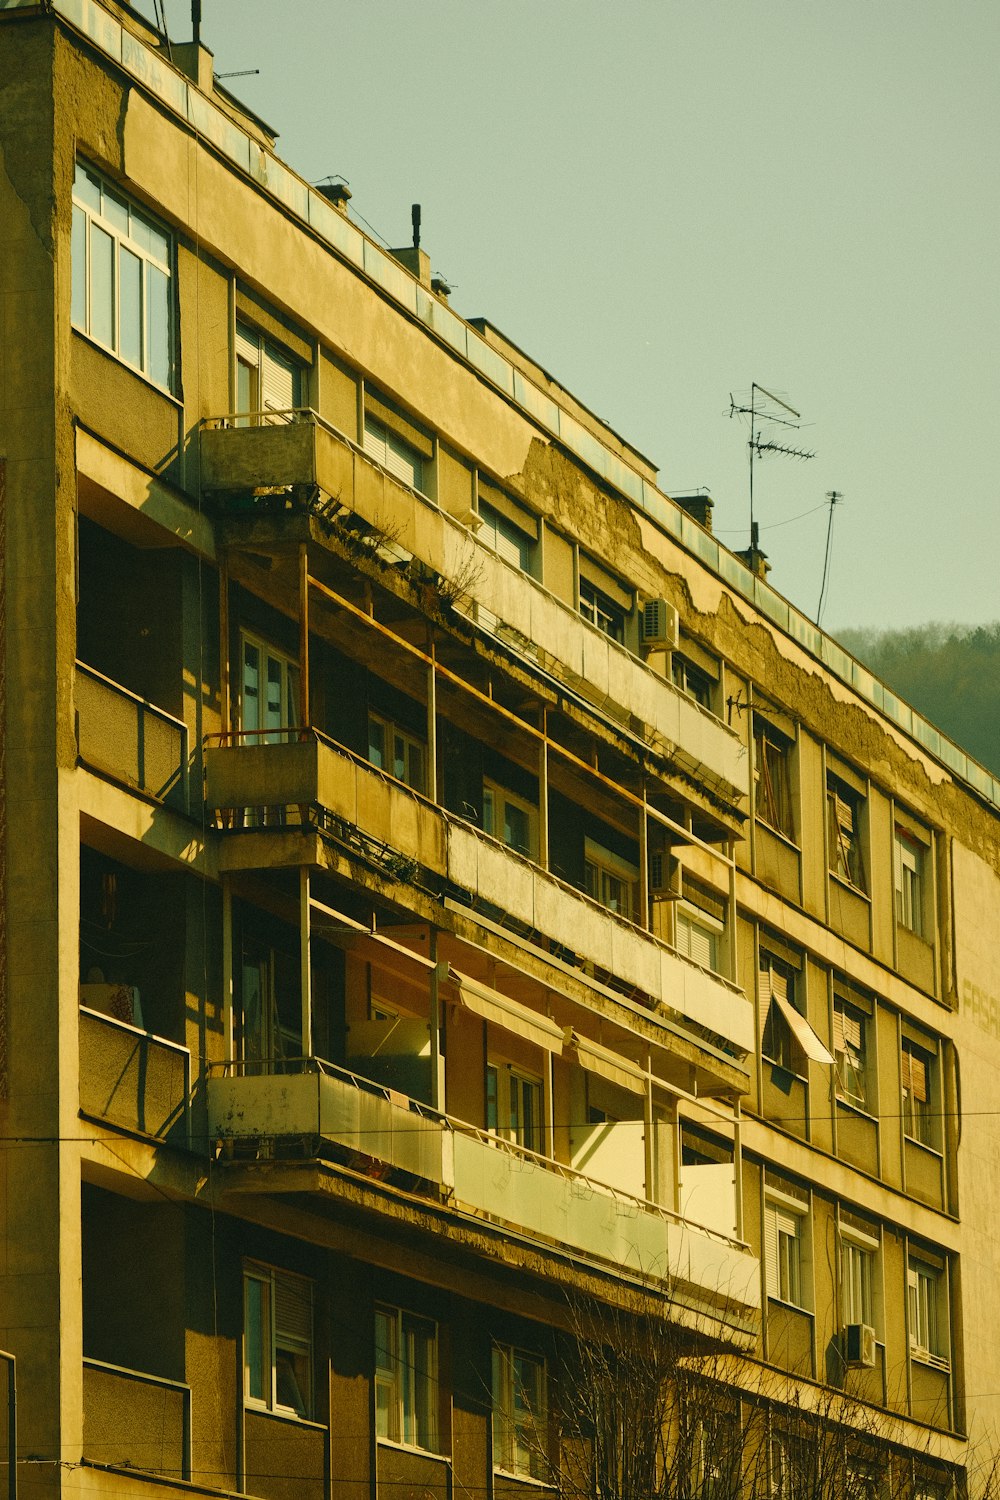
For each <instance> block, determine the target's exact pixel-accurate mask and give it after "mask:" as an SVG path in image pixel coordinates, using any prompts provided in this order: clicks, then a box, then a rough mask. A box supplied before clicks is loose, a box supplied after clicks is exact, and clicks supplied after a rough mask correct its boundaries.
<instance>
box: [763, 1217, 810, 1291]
mask: <svg viewBox="0 0 1000 1500" xmlns="http://www.w3.org/2000/svg"><path fill="white" fill-rule="evenodd" d="M804 1229H805V1204H801V1205H799V1204H796V1205H794V1206H793V1205H792V1204H791V1203H788V1202H786V1201H785V1200H784V1199H780V1200H779V1199H773V1198H768V1199H767V1200H766V1201H765V1203H764V1261H765V1265H766V1275H767V1295H768V1296H769V1297H775V1298H777V1300H778V1301H779V1302H787V1303H789V1304H790V1305H791V1306H792V1307H804V1306H805V1305H806V1303H805V1297H804V1294H803V1285H802V1281H803V1277H802V1251H803V1244H804Z"/></svg>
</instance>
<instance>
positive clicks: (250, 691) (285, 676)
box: [240, 634, 299, 745]
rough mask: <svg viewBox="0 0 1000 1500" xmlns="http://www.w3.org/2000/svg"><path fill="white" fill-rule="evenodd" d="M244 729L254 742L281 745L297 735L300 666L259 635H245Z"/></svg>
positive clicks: (243, 661)
mask: <svg viewBox="0 0 1000 1500" xmlns="http://www.w3.org/2000/svg"><path fill="white" fill-rule="evenodd" d="M241 639H242V666H243V671H242V678H241V685H240V729H241V731H242V732H243V734H244V736H245V737H246V740H247V743H248V744H251V745H260V744H266V745H277V744H282V743H285V742H288V741H291V740H294V739H296V738H297V735H296V734H295V733H293V732H292V731H294V730H296V729H297V727H298V722H299V668H298V663H297V662H294V661H292V659H291V657H289V656H285V655H284V654H283V653H282V652H280V651H278V650H276V649H275V648H274V647H273V646H270V645H268V643H267V642H265V641H263V640H261V639H259V638H258V637H256V636H252V635H246V634H244V635H243V636H242V638H241Z"/></svg>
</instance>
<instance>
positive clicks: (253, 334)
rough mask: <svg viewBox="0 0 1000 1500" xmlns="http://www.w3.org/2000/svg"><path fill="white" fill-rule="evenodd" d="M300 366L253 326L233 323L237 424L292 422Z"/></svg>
mask: <svg viewBox="0 0 1000 1500" xmlns="http://www.w3.org/2000/svg"><path fill="white" fill-rule="evenodd" d="M304 377H305V371H304V369H303V367H302V365H301V363H300V362H299V361H298V360H296V359H294V358H293V357H292V356H291V355H290V354H286V353H285V351H284V350H283V349H281V348H279V346H278V345H277V344H276V343H274V341H273V340H271V339H269V338H267V337H266V335H265V334H264V333H263V332H262V331H261V330H260V329H259V328H256V327H254V325H253V324H252V323H245V322H244V321H243V320H242V319H240V320H238V321H237V324H236V410H237V412H238V413H239V418H238V421H239V425H240V426H251V425H254V424H257V423H260V424H262V425H265V426H268V425H273V424H276V423H277V424H280V423H282V422H290V421H292V419H293V417H294V415H295V412H296V410H297V409H298V408H299V407H300V406H301V405H302V391H303V386H304V384H305V378H304Z"/></svg>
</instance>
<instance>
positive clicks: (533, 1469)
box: [493, 1344, 550, 1480]
mask: <svg viewBox="0 0 1000 1500" xmlns="http://www.w3.org/2000/svg"><path fill="white" fill-rule="evenodd" d="M493 1467H494V1469H502V1470H503V1471H504V1472H505V1473H508V1474H517V1475H519V1476H521V1477H522V1478H528V1479H540V1480H546V1479H549V1478H550V1474H549V1463H548V1446H547V1432H546V1378H545V1361H544V1360H543V1359H542V1358H541V1357H540V1356H539V1355H537V1354H529V1353H526V1352H525V1351H524V1350H523V1349H514V1348H511V1347H510V1346H509V1345H506V1344H494V1346H493Z"/></svg>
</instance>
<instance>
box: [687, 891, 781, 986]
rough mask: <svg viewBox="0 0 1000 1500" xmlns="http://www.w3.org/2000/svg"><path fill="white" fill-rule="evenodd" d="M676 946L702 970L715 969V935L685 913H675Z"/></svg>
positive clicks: (708, 928)
mask: <svg viewBox="0 0 1000 1500" xmlns="http://www.w3.org/2000/svg"><path fill="white" fill-rule="evenodd" d="M677 946H678V948H679V949H680V951H681V952H682V953H686V954H687V956H688V958H690V959H693V960H694V962H695V963H696V964H700V965H701V967H702V968H703V969H714V968H715V961H716V951H715V949H716V938H715V933H714V932H713V931H712V929H711V928H710V927H706V926H705V924H704V923H703V922H699V921H698V920H697V919H696V918H694V917H692V916H691V915H690V913H689V912H686V911H678V913H677ZM768 998H770V996H769V997H768Z"/></svg>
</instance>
